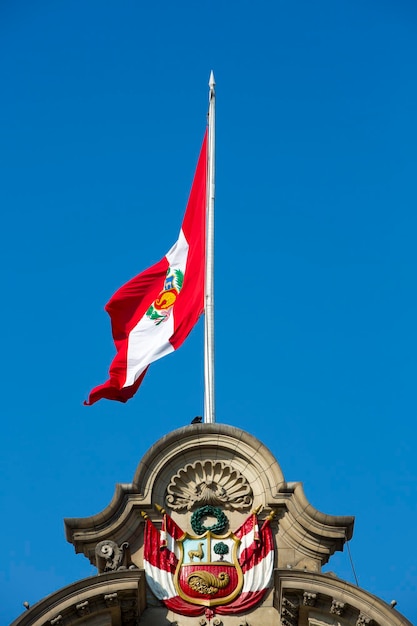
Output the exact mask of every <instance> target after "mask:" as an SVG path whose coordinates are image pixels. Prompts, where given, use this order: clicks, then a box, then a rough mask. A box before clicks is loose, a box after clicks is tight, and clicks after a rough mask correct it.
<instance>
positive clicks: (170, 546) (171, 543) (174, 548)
mask: <svg viewBox="0 0 417 626" xmlns="http://www.w3.org/2000/svg"><path fill="white" fill-rule="evenodd" d="M166 539H167V547H166V550H170V551H171V552H173V553H174V554H175V556H176V557H177V559H178V560H179V558H180V556H181V552H180V547H179V545H178V543H177V542H176V541H175V539H174V537H172V536H171V535H170V534H169V533H168V532H167V537H166Z"/></svg>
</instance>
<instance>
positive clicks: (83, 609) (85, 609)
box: [75, 600, 90, 617]
mask: <svg viewBox="0 0 417 626" xmlns="http://www.w3.org/2000/svg"><path fill="white" fill-rule="evenodd" d="M75 610H76V611H77V614H78V615H79V617H84V615H89V613H90V607H89V605H88V600H85V601H84V602H80V603H79V604H76V605H75Z"/></svg>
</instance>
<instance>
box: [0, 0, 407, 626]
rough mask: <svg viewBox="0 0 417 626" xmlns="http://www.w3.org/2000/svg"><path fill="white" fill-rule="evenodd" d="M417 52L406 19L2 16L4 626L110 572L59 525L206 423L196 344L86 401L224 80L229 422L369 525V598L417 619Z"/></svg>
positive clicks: (361, 560) (49, 5)
mask: <svg viewBox="0 0 417 626" xmlns="http://www.w3.org/2000/svg"><path fill="white" fill-rule="evenodd" d="M416 31H417V6H416V4H415V3H414V2H411V0H409V1H406V0H396V1H394V0H380V1H379V2H371V1H370V0H361V1H359V0H350V1H349V2H348V1H343V0H341V1H339V2H334V1H332V0H327V1H326V0H317V1H316V2H314V3H313V2H310V1H309V0H298V1H296V0H293V1H291V2H288V1H283V0H269V1H267V0H260V1H259V2H257V3H253V2H248V1H245V0H240V1H239V2H237V0H236V1H234V0H230V1H229V2H220V1H219V0H216V1H211V2H208V1H207V2H191V1H189V0H182V1H178V2H175V3H172V2H167V1H166V0H161V1H160V2H158V3H150V2H148V3H144V2H134V1H133V0H132V1H128V0H125V1H124V2H117V3H116V2H114V1H112V0H108V1H103V0H101V1H100V2H98V1H93V0H84V1H83V2H81V1H77V0H73V1H71V2H69V1H68V0H61V1H60V2H52V1H51V0H36V1H35V2H29V1H26V2H25V1H17V2H11V1H7V0H6V1H4V2H2V3H1V7H0V59H1V64H0V67H1V70H0V72H1V86H2V97H1V100H0V135H1V141H0V200H1V206H2V228H1V231H0V237H1V246H0V257H1V274H2V291H3V298H4V299H3V306H2V308H1V313H0V315H1V318H2V323H1V329H2V348H3V358H2V365H1V380H2V388H3V393H2V413H3V420H2V423H3V426H2V436H1V441H0V471H1V482H0V498H1V500H0V502H1V510H2V511H4V514H3V515H2V521H1V522H0V527H1V535H2V538H3V546H4V550H3V557H2V560H1V565H0V585H1V589H2V597H3V600H2V602H1V607H0V614H1V612H3V613H4V615H2V617H1V621H2V623H10V622H11V621H12V620H13V619H14V618H16V617H17V616H18V614H19V613H20V612H21V611H22V610H23V607H22V602H23V601H24V600H27V601H29V602H30V603H31V604H33V603H34V602H36V601H37V600H39V599H41V598H42V597H43V596H45V595H46V594H48V593H51V592H53V591H54V590H56V589H58V588H59V587H61V586H64V585H66V584H69V583H70V582H72V581H74V580H76V579H79V578H81V577H84V576H88V575H92V574H94V572H95V570H94V569H93V568H92V567H91V566H90V565H89V564H88V563H87V561H86V560H85V559H84V557H82V556H81V555H75V554H74V551H73V548H72V546H71V545H70V544H68V543H66V541H65V536H64V529H63V518H64V517H85V516H89V515H92V514H94V513H97V512H99V511H101V510H102V509H103V508H104V507H105V506H106V505H107V504H108V503H109V502H110V500H111V498H112V495H113V492H114V486H115V484H116V483H117V482H130V481H131V479H132V477H133V474H134V471H135V468H136V466H137V464H138V463H139V460H140V459H141V457H142V456H143V454H144V453H145V452H146V450H147V449H148V447H149V446H150V445H151V444H152V443H154V442H155V441H156V440H157V439H159V438H160V437H161V436H163V435H164V434H165V433H166V432H168V431H170V430H172V429H175V428H178V427H180V426H182V425H184V424H187V423H189V421H190V420H191V419H192V417H194V416H195V415H198V414H201V413H202V404H203V354H202V346H203V328H202V323H201V322H200V324H199V325H198V327H196V328H195V329H194V331H193V333H192V334H191V335H190V337H189V339H188V340H187V342H186V343H185V344H184V346H183V347H182V348H181V349H180V350H179V351H178V352H177V353H176V354H174V355H172V356H169V357H167V358H166V359H163V360H162V361H160V362H158V363H155V364H154V365H153V366H152V367H151V369H150V371H149V373H148V375H147V377H146V379H145V382H144V384H143V385H142V387H141V389H140V391H139V393H138V394H137V396H136V397H135V398H134V399H133V400H131V401H130V402H129V403H128V404H127V405H120V404H117V403H111V402H107V401H101V402H99V403H98V404H96V405H94V406H93V407H84V406H82V401H83V400H84V399H85V398H86V397H87V394H88V392H89V391H90V389H91V388H92V387H93V386H95V385H97V384H99V383H101V382H104V380H105V379H106V376H107V369H108V366H109V364H110V361H111V358H112V356H113V354H114V349H113V344H112V339H111V334H110V325H109V320H108V317H107V315H106V313H105V312H104V310H103V307H104V305H105V303H106V302H107V300H108V299H109V298H110V296H111V295H112V293H113V292H114V291H115V290H116V289H117V288H118V287H119V286H120V285H122V284H123V283H124V282H125V281H127V280H128V279H129V278H131V277H132V276H133V275H134V274H136V273H138V272H139V271H140V270H142V269H144V268H146V267H147V266H149V265H151V264H152V263H154V262H156V261H157V260H159V259H160V258H161V257H162V256H163V255H164V254H165V253H166V252H167V250H168V249H169V248H170V246H171V245H172V243H173V242H174V241H175V239H176V237H177V234H178V230H179V226H180V223H181V219H182V215H183V212H184V209H185V204H186V200H187V197H188V193H189V189H190V185H191V181H192V177H193V173H194V167H195V164H196V160H197V156H198V152H199V149H200V144H201V140H202V137H203V133H204V127H205V116H206V110H207V82H208V78H209V73H210V70H211V69H213V70H214V72H215V76H216V81H217V137H216V139H217V164H216V165H217V178H216V250H215V264H216V272H215V299H216V309H215V315H216V389H217V392H216V403H217V420H218V421H219V422H222V423H227V424H231V425H233V426H237V427H239V428H243V429H245V430H248V431H250V432H251V433H252V434H254V435H255V436H257V437H259V438H260V439H261V440H262V441H263V442H264V443H266V444H267V445H268V446H269V447H270V448H271V450H272V452H273V453H274V454H275V456H276V457H277V459H278V461H279V463H280V465H281V467H282V469H283V472H284V475H285V477H286V479H287V480H289V481H294V480H301V481H303V483H304V488H305V492H306V495H307V498H308V499H309V500H310V502H311V503H312V504H313V505H314V506H315V507H316V508H318V509H320V510H322V511H323V512H325V513H331V514H340V515H344V514H349V515H350V514H351V515H355V516H356V523H355V532H354V536H353V539H352V541H351V551H352V556H353V560H354V564H355V568H356V572H357V575H358V579H359V583H360V585H361V586H362V587H364V588H365V589H367V590H368V591H370V592H372V593H374V594H376V595H378V596H380V597H381V598H383V599H384V600H386V601H388V602H390V601H391V600H392V599H393V598H395V599H396V600H397V601H398V610H399V611H401V612H402V613H404V614H405V615H406V617H408V619H410V620H411V621H417V609H416V606H415V596H416V592H417V564H416V563H417V559H416V556H417V555H416V547H415V545H416V541H415V529H416V527H417V457H416V434H417V427H416V408H417V396H416V373H417V371H416V370H417V357H416V355H417V331H416V319H417V298H416V274H417V255H416V245H415V240H416V226H417V218H416V199H417V192H416V184H415V171H416V165H417V151H416V145H417V121H416V120H417V117H416V110H417V87H416V80H415V63H416V55H417V36H416V35H417V32H416ZM327 569H329V570H332V571H335V572H336V573H337V574H338V575H339V576H340V577H342V578H345V579H347V580H349V581H351V582H353V580H354V579H353V574H352V570H351V568H350V565H349V560H348V556H347V554H346V553H342V554H337V555H335V556H334V557H333V558H332V559H331V561H330V563H329V565H328V566H327Z"/></svg>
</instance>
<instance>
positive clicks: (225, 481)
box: [165, 460, 253, 511]
mask: <svg viewBox="0 0 417 626" xmlns="http://www.w3.org/2000/svg"><path fill="white" fill-rule="evenodd" d="M165 500H166V503H167V505H168V506H169V507H170V508H171V509H174V510H176V511H181V510H183V509H187V510H188V511H190V510H191V509H193V508H195V507H196V506H204V505H206V504H211V505H213V506H223V507H225V508H226V509H245V508H248V507H249V506H251V504H252V502H253V494H252V489H251V487H250V485H249V483H248V481H247V480H246V478H245V477H244V476H243V474H241V473H240V472H239V471H238V470H236V469H233V468H232V467H230V465H228V464H226V463H225V462H223V461H210V460H207V461H195V463H189V464H188V465H186V466H185V467H183V468H182V469H180V470H179V472H178V473H177V474H175V476H173V477H172V479H171V482H170V483H169V485H168V488H167V496H166V498H165Z"/></svg>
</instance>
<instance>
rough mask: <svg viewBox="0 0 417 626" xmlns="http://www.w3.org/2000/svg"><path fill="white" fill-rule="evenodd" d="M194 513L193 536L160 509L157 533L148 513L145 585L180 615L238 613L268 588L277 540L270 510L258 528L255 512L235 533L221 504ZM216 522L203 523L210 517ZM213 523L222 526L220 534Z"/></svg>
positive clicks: (257, 599) (254, 603)
mask: <svg viewBox="0 0 417 626" xmlns="http://www.w3.org/2000/svg"><path fill="white" fill-rule="evenodd" d="M202 509H204V511H202V510H201V509H197V511H195V512H194V514H193V516H194V519H193V522H194V523H192V527H193V529H194V532H196V530H197V531H198V532H196V534H195V535H191V534H189V533H187V532H184V531H183V530H182V529H181V528H180V527H179V526H178V525H177V524H176V523H175V522H174V520H173V519H172V518H171V517H170V516H169V515H168V514H167V513H166V512H165V510H164V509H161V508H160V507H158V510H159V511H160V512H161V513H162V515H163V521H162V528H161V530H160V531H159V530H158V529H157V528H156V527H155V526H154V524H153V523H152V522H151V520H150V519H148V516H147V515H146V513H142V515H143V517H144V518H145V520H146V522H145V535H144V568H145V574H146V580H147V583H148V585H149V587H150V589H151V591H152V592H153V593H154V595H155V596H156V597H157V598H158V599H159V600H161V601H162V602H163V603H164V604H165V606H166V607H167V608H168V609H169V610H171V611H173V612H174V613H178V614H180V615H184V616H188V617H193V616H198V615H202V614H204V613H205V615H206V617H207V618H208V619H211V618H212V617H213V616H214V615H215V614H216V613H218V614H221V615H236V614H238V613H242V612H246V611H248V610H250V609H252V608H253V607H254V606H255V605H256V604H258V603H259V602H260V601H261V600H262V598H263V597H264V595H265V593H266V592H267V590H268V588H269V586H270V583H271V578H272V572H273V564H274V543H273V537H272V531H271V527H270V522H271V520H272V519H273V517H274V515H275V513H274V512H272V513H271V514H270V515H269V516H268V517H267V518H266V520H265V521H264V523H263V525H262V527H261V528H260V529H259V528H258V521H257V512H256V511H253V512H252V513H251V514H250V515H249V516H248V518H247V519H246V521H245V522H244V523H243V524H242V526H240V528H238V529H237V530H236V531H235V532H234V533H233V532H231V531H229V532H225V529H226V527H227V526H228V520H227V518H226V516H225V514H224V512H223V511H222V510H221V509H220V508H218V507H211V506H208V505H207V506H205V507H202ZM208 516H209V517H215V518H216V520H217V521H216V523H215V524H212V525H211V526H206V525H205V523H204V522H205V518H206V517H208ZM213 527H216V530H217V529H221V530H220V532H222V533H223V534H216V533H215V532H213V530H211V529H212V528H213Z"/></svg>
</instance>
